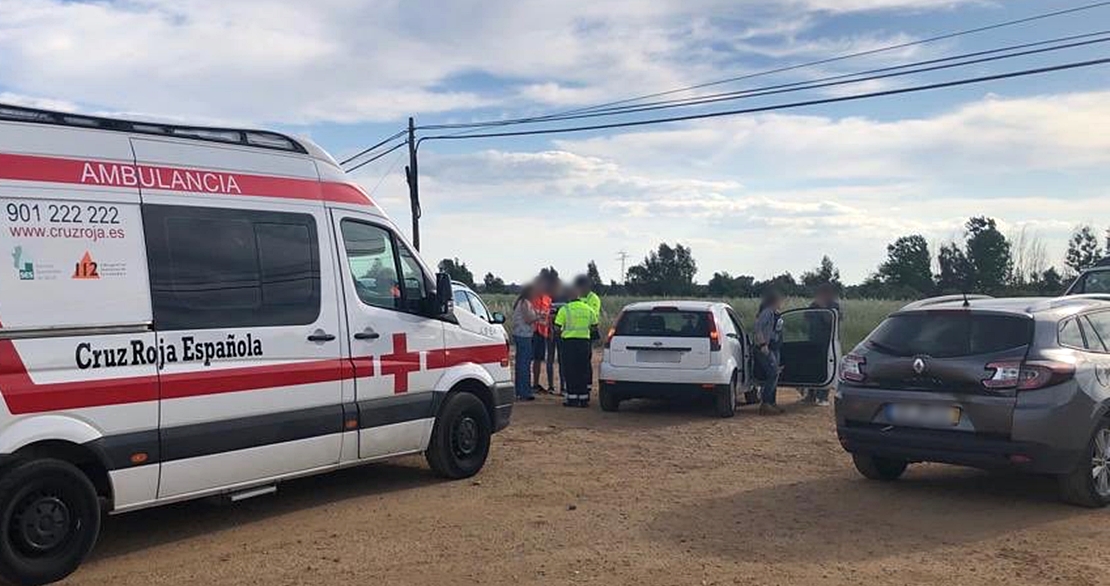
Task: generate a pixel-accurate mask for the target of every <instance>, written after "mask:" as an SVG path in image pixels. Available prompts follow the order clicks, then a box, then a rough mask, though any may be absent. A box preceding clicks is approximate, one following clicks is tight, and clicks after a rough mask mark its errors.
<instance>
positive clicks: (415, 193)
mask: <svg viewBox="0 0 1110 586" xmlns="http://www.w3.org/2000/svg"><path fill="white" fill-rule="evenodd" d="M405 179H407V180H408V182H409V203H410V204H411V206H412V245H413V246H415V247H416V250H417V252H419V251H420V180H419V167H418V166H417V161H416V121H415V120H413V118H412V116H409V164H408V166H406V167H405Z"/></svg>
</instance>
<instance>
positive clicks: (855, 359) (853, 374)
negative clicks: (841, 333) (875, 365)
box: [840, 354, 867, 383]
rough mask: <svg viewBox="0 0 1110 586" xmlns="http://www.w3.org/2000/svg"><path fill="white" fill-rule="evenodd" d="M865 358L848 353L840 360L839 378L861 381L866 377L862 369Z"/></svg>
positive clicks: (848, 380)
mask: <svg viewBox="0 0 1110 586" xmlns="http://www.w3.org/2000/svg"><path fill="white" fill-rule="evenodd" d="M866 364H867V359H866V358H864V357H863V356H858V355H856V354H849V355H847V356H845V357H844V358H843V359H841V360H840V380H842V381H845V382H850V383H861V382H863V381H864V379H866V378H867V374H866V373H865V372H864V371H863V367H864V365H866Z"/></svg>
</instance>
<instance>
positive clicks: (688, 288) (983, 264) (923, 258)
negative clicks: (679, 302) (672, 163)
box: [439, 216, 1110, 299]
mask: <svg viewBox="0 0 1110 586" xmlns="http://www.w3.org/2000/svg"><path fill="white" fill-rule="evenodd" d="M1104 238H1105V247H1104V246H1103V243H1102V242H1100V240H1099V238H1098V236H1096V232H1095V229H1094V228H1093V227H1092V226H1080V227H1078V228H1077V229H1076V230H1075V232H1074V233H1073V234H1072V236H1071V238H1070V239H1069V241H1068V248H1067V253H1066V254H1065V257H1064V267H1063V270H1060V269H1057V268H1056V267H1055V266H1054V265H1053V264H1051V263H1049V262H1048V258H1047V256H1048V255H1047V253H1046V247H1045V244H1044V242H1043V241H1042V240H1041V239H1040V238H1039V237H1038V236H1036V235H1030V234H1029V233H1028V231H1027V230H1025V229H1022V230H1020V231H1018V232H1017V233H1015V234H1011V235H1010V236H1007V235H1005V234H1003V233H1002V232H1001V231H1000V230H999V229H998V224H997V222H996V221H995V220H994V218H989V217H986V216H976V217H973V218H969V219H968V220H967V222H966V223H965V224H964V226H963V235H962V240H960V241H950V242H946V243H943V244H941V245H940V246H939V247H938V249H937V251H936V255H935V256H934V254H933V251H932V250H931V247H930V245H929V242H928V240H927V239H926V238H925V237H924V236H922V235H920V234H910V235H906V236H902V237H899V238H897V239H896V240H895V241H894V242H891V243H890V244H888V245H887V256H886V259H885V260H884V261H883V262H882V263H880V264H879V266H878V267H877V268H876V270H875V271H874V272H873V273H872V274H871V275H870V276H868V277H867V278H866V279H865V280H864V281H863V282H862V283H859V284H854V285H845V284H844V283H842V282H841V279H840V271H839V270H838V269H837V267H836V265H835V263H834V262H833V261H832V259H831V258H829V256H828V255H825V256H822V258H821V260H820V262H819V263H818V265H817V266H815V267H814V268H813V269H811V270H808V271H805V272H803V273H802V274H801V275H800V276H797V277H795V276H794V275H793V274H791V273H790V272H784V273H782V274H779V275H776V276H774V277H771V278H769V279H763V280H759V279H756V278H755V277H753V276H751V275H743V274H741V275H736V276H734V275H732V274H730V273H728V272H724V271H722V272H715V273H713V275H712V277H710V279H709V280H708V282H706V283H704V284H700V283H698V282H697V281H696V280H695V277H696V275H697V272H698V265H697V261H696V260H695V259H694V255H693V251H692V250H691V249H690V247H688V246H683V245H682V244H680V243H675V244H674V245H673V246H672V245H670V244H667V243H665V242H664V243H661V244H659V246H658V247H657V248H656V249H655V250H652V251H650V252H649V253H648V254H647V256H645V257H644V259H643V260H642V261H641V262H639V263H637V264H635V265H632V266H631V267H629V269H628V272H627V274H626V275H624V279H623V280H622V281H620V282H618V281H617V280H610V281H609V282H608V283H605V282H604V281H602V279H601V275H600V273H599V271H598V269H597V264H596V263H595V262H594V261H592V260H591V261H590V262H589V263H588V264H587V266H586V271H585V273H586V275H587V276H589V278H590V280H591V281H592V282H593V283H594V286H595V288H596V289H597V290H599V291H601V292H603V293H607V294H611V295H644V296H654V297H677V296H710V297H758V296H760V295H762V293H763V292H764V291H765V290H767V289H768V288H772V287H773V288H776V289H778V290H780V291H782V292H783V293H785V294H787V295H791V296H808V295H812V293H813V291H814V290H815V289H816V288H817V287H818V286H820V285H822V284H824V283H831V284H833V285H834V286H836V287H838V288H839V289H841V291H842V292H843V294H844V295H845V296H847V297H854V298H875V299H913V298H920V297H926V296H930V295H943V294H949V293H985V294H988V295H1058V294H1060V293H1061V292H1063V289H1064V288H1065V286H1066V284H1067V282H1068V281H1070V279H1071V278H1072V277H1073V276H1074V275H1075V274H1077V273H1079V272H1080V271H1082V270H1084V269H1086V268H1089V267H1091V266H1093V265H1095V264H1096V263H1098V262H1099V261H1100V260H1102V259H1103V255H1104V254H1110V230H1107V231H1106V232H1105V235H1104ZM439 270H440V271H442V272H446V273H448V274H450V275H451V277H452V278H453V279H455V280H457V281H459V282H462V283H464V284H466V285H467V286H469V287H471V288H474V289H477V290H479V291H482V292H485V293H510V292H517V291H519V290H520V287H519V286H518V285H516V284H506V283H505V281H504V280H503V279H502V278H501V277H498V276H496V275H495V274H493V273H492V272H489V273H486V274H485V276H484V277H483V278H482V282H481V283H477V282H475V278H474V275H473V274H472V273H471V271H470V269H469V268H467V266H466V263H464V262H461V261H460V260H459V259H457V258H454V259H443V260H442V261H440V263H439ZM548 270H550V271H554V270H555V269H554V267H551V268H549V269H548ZM556 274H558V273H557V272H556Z"/></svg>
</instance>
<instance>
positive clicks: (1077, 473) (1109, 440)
mask: <svg viewBox="0 0 1110 586" xmlns="http://www.w3.org/2000/svg"><path fill="white" fill-rule="evenodd" d="M1060 496H1061V498H1062V499H1063V500H1064V501H1066V502H1069V503H1071V504H1073V505H1079V506H1082V507H1091V508H1097V507H1105V506H1106V505H1108V504H1110V424H1108V423H1107V421H1106V420H1103V421H1102V422H1101V423H1100V424H1099V426H1098V428H1097V429H1095V432H1094V434H1093V435H1092V436H1091V441H1090V443H1089V444H1088V446H1087V452H1086V455H1085V457H1083V458H1081V459H1080V461H1079V465H1078V466H1076V469H1075V470H1074V471H1072V472H1071V473H1070V474H1065V475H1063V476H1061V477H1060Z"/></svg>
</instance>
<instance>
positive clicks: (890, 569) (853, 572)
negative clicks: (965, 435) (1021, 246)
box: [68, 392, 1110, 586]
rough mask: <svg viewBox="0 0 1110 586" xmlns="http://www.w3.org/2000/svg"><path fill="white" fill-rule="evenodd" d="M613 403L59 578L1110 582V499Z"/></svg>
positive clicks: (118, 554) (148, 521) (768, 427)
mask: <svg viewBox="0 0 1110 586" xmlns="http://www.w3.org/2000/svg"><path fill="white" fill-rule="evenodd" d="M784 396H786V397H788V398H789V399H788V400H793V396H794V393H793V392H784ZM626 407H627V409H624V410H623V411H622V412H621V413H615V414H614V413H602V412H601V411H599V410H598V409H597V407H596V405H595V406H594V407H593V408H592V409H590V410H589V411H585V410H566V409H563V408H561V407H559V406H558V405H557V404H556V403H555V401H554V400H553V399H550V398H545V399H543V400H541V401H537V402H535V403H531V404H525V405H522V406H519V407H518V409H517V411H516V414H515V416H514V421H513V425H512V426H511V427H510V428H509V429H507V430H506V431H505V432H503V433H502V434H499V435H498V436H496V438H495V440H494V448H493V453H492V455H491V458H490V461H489V463H488V465H487V467H486V469H485V470H484V471H483V472H482V473H481V474H480V475H479V476H478V477H477V478H476V479H474V480H473V481H462V482H454V483H450V482H443V481H440V480H437V479H436V478H434V477H432V475H431V474H430V473H429V471H428V469H427V467H426V466H425V465H424V463H423V461H422V460H421V459H418V458H410V459H406V460H402V461H398V462H394V463H390V464H382V465H374V466H370V467H364V468H361V469H354V470H348V471H345V472H341V473H338V474H333V475H330V476H324V477H318V478H312V479H306V480H301V481H297V482H292V483H288V484H285V485H282V487H281V490H280V491H279V492H278V494H276V495H272V496H268V497H262V498H259V499H255V500H251V501H247V502H243V503H240V504H239V505H235V506H215V505H211V504H206V503H188V504H183V505H178V506H172V507H169V508H163V509H155V510H151V511H146V512H140V513H135V514H132V515H125V516H120V517H114V518H111V519H109V520H108V522H107V525H106V527H105V529H104V533H103V536H102V540H101V543H100V545H99V546H98V548H97V549H96V551H95V552H94V554H93V558H92V559H91V560H89V561H88V562H87V563H86V564H85V566H83V567H82V568H81V569H80V570H78V573H77V574H76V575H74V576H73V577H72V578H71V579H70V580H69V582H68V584H72V585H74V586H78V585H97V586H102V585H109V584H110V585H113V586H124V585H136V586H138V585H141V586H155V585H159V584H167V585H168V584H173V585H175V586H182V585H190V584H203V585H206V586H214V585H223V584H236V585H239V584H260V585H261V584H265V585H284V584H312V585H317V586H330V585H337V586H338V585H343V586H349V585H351V584H388V585H402V584H434V585H437V586H443V585H454V584H490V585H513V586H517V585H520V584H597V585H616V584H636V585H637V586H643V585H652V584H659V585H673V584H694V585H701V584H802V585H822V584H899V585H901V584H944V585H946V586H949V585H953V584H999V585H1001V584H1007V585H1012V584H1048V583H1059V584H1071V585H1078V584H1100V583H1110V570H1108V569H1107V568H1108V564H1107V559H1108V558H1110V540H1108V539H1107V538H1108V537H1110V512H1104V511H1094V512H1092V511H1086V510H1082V509H1076V508H1072V507H1068V506H1065V505H1061V504H1057V502H1056V500H1055V498H1056V497H1055V492H1054V489H1055V485H1054V483H1053V482H1052V481H1051V480H1046V479H1039V478H1026V477H1021V476H1013V475H988V474H985V473H982V472H976V471H969V470H963V469H958V468H950V467H945V466H918V467H915V468H911V470H910V472H909V473H908V474H907V476H906V478H905V480H904V481H902V482H898V483H895V484H879V483H872V482H868V481H865V480H863V479H861V478H860V477H858V476H857V475H856V474H855V472H854V471H853V470H852V469H851V466H850V464H849V462H848V458H847V457H846V456H845V454H843V453H842V452H841V450H840V447H839V445H838V444H837V441H836V435H835V430H834V427H833V422H832V416H831V413H830V411H829V410H827V409H822V408H817V407H803V406H800V405H790V406H788V407H789V409H788V411H789V412H788V414H787V415H785V416H782V417H777V418H763V417H758V416H756V415H754V413H753V412H752V411H751V408H747V409H745V410H744V412H743V413H741V414H740V415H739V416H737V417H736V418H734V419H729V420H721V419H715V418H713V417H712V415H711V413H710V411H709V410H707V409H691V408H686V409H674V408H673V407H668V406H663V405H660V404H654V403H632V404H626Z"/></svg>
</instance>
